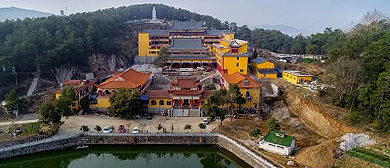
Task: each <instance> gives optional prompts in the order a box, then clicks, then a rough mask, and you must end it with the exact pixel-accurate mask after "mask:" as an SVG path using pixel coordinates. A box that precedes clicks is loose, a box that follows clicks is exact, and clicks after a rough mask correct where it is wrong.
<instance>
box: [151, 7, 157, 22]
mask: <svg viewBox="0 0 390 168" xmlns="http://www.w3.org/2000/svg"><path fill="white" fill-rule="evenodd" d="M156 19H157V11H156V7H153V11H152V20H156Z"/></svg>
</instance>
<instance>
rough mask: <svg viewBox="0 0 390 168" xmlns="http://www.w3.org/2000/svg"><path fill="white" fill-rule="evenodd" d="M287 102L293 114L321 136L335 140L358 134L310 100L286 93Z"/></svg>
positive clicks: (292, 93)
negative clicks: (347, 134)
mask: <svg viewBox="0 0 390 168" xmlns="http://www.w3.org/2000/svg"><path fill="white" fill-rule="evenodd" d="M285 101H286V103H287V104H288V105H289V107H290V108H291V112H292V113H293V114H295V115H296V116H298V117H299V118H300V119H301V120H302V121H303V122H304V123H305V124H306V125H307V126H309V127H310V129H312V130H313V131H315V132H317V133H318V134H319V135H321V136H323V137H325V138H327V139H334V138H336V137H339V136H342V135H344V134H346V133H350V132H352V133H356V132H357V130H356V129H354V128H351V127H349V126H347V125H346V124H345V123H342V122H340V121H338V120H337V119H335V118H333V117H332V116H330V115H329V113H327V112H326V110H331V109H328V107H327V109H325V107H324V106H321V105H319V104H317V103H315V102H313V101H312V100H310V99H306V98H303V97H301V96H300V95H297V94H296V93H294V92H286V94H285Z"/></svg>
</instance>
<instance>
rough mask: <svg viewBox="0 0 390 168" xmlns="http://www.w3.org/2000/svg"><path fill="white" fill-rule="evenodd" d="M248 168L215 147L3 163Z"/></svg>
mask: <svg viewBox="0 0 390 168" xmlns="http://www.w3.org/2000/svg"><path fill="white" fill-rule="evenodd" d="M5 167H7V168H16V167H18V168H19V167H29V168H30V167H31V168H56V167H58V168H100V167H101V168H103V167H104V168H107V167H108V168H124V167H126V168H132V167H134V168H146V167H147V168H157V167H158V168H173V167H184V168H199V167H205V168H241V167H242V168H247V167H250V166H249V165H248V164H246V163H245V162H243V161H242V160H240V159H239V158H237V157H236V156H234V155H233V154H232V153H229V152H227V151H225V150H222V149H219V148H214V147H211V146H201V147H199V146H94V147H90V148H88V149H84V150H64V151H52V152H44V153H39V154H34V155H28V156H21V157H17V158H12V159H6V160H1V162H0V168H5Z"/></svg>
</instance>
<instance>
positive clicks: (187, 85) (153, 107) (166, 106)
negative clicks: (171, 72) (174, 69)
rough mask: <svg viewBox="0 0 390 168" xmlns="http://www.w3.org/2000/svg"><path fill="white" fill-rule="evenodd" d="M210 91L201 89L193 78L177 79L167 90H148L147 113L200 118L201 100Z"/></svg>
mask: <svg viewBox="0 0 390 168" xmlns="http://www.w3.org/2000/svg"><path fill="white" fill-rule="evenodd" d="M211 93H212V91H206V90H203V89H202V84H201V83H200V82H199V81H198V80H195V79H193V78H179V79H177V80H175V81H173V82H172V83H171V86H170V89H169V90H149V91H148V93H147V95H148V100H149V102H148V111H149V112H151V113H165V112H167V113H169V114H168V115H169V116H200V115H201V106H202V99H206V98H207V97H208V96H209V95H210V94H211Z"/></svg>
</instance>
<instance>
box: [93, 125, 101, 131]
mask: <svg viewBox="0 0 390 168" xmlns="http://www.w3.org/2000/svg"><path fill="white" fill-rule="evenodd" d="M94 130H96V131H97V132H100V131H102V127H100V126H98V125H96V127H95V129H94Z"/></svg>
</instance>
